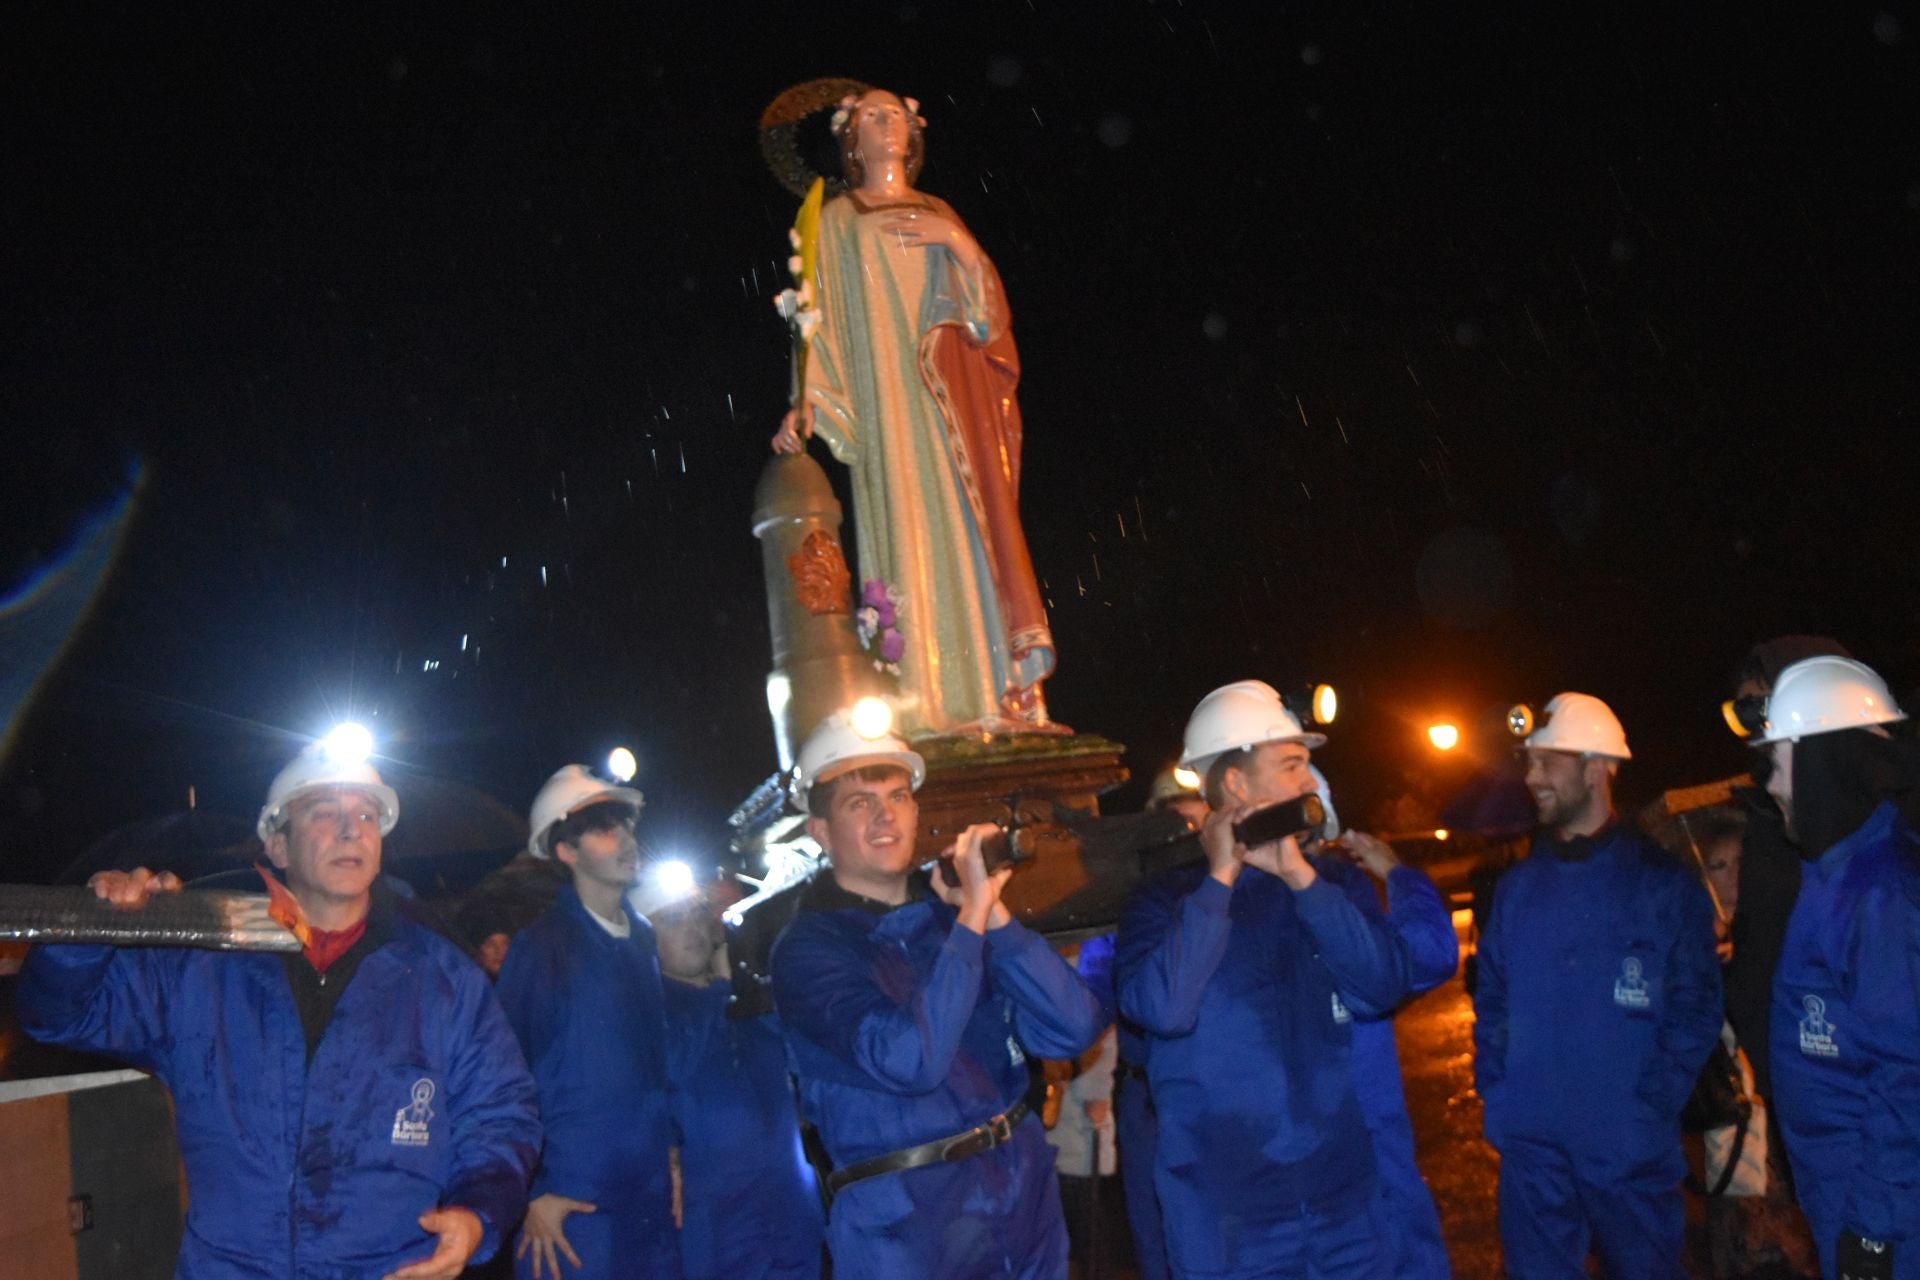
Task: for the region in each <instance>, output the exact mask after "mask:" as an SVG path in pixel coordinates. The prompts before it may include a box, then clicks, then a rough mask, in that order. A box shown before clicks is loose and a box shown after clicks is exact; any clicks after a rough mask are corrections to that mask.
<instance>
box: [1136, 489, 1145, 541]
mask: <svg viewBox="0 0 1920 1280" xmlns="http://www.w3.org/2000/svg"><path fill="white" fill-rule="evenodd" d="M1133 527H1134V528H1136V529H1138V530H1139V531H1140V541H1142V542H1145V541H1146V540H1147V514H1146V512H1145V511H1143V510H1141V508H1140V495H1139V494H1137V493H1136V494H1134V495H1133Z"/></svg>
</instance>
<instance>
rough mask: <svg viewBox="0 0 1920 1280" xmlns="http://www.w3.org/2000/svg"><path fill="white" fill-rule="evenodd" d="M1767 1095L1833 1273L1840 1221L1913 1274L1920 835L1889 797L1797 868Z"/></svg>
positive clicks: (1917, 1250) (1919, 1264)
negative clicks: (1889, 1251)
mask: <svg viewBox="0 0 1920 1280" xmlns="http://www.w3.org/2000/svg"><path fill="white" fill-rule="evenodd" d="M1771 1023H1772V1028H1773V1031H1772V1036H1773V1093H1774V1096H1773V1104H1774V1111H1775V1114H1776V1115H1778V1116H1779V1118H1780V1128H1781V1132H1782V1133H1783V1134H1784V1135H1785V1137H1786V1144H1787V1155H1788V1156H1789V1157H1790V1158H1791V1160H1792V1161H1793V1182H1794V1191H1795V1194H1796V1195H1797V1196H1798V1198H1799V1200H1800V1207H1801V1208H1802V1209H1804V1210H1806V1214H1807V1223H1808V1225H1809V1226H1810V1227H1811V1228H1812V1229H1813V1239H1814V1244H1815V1246H1816V1247H1818V1249H1819V1251H1820V1270H1821V1272H1822V1274H1824V1275H1829V1276H1830V1275H1833V1274H1834V1273H1835V1267H1834V1244H1835V1242H1836V1241H1837V1240H1838V1239H1839V1237H1840V1233H1841V1232H1842V1231H1846V1232H1849V1233H1851V1234H1854V1235H1860V1236H1865V1237H1867V1238H1868V1239H1872V1240H1878V1241H1881V1242H1883V1243H1887V1244H1891V1245H1892V1246H1893V1264H1894V1275H1895V1276H1896V1277H1898V1278H1899V1280H1912V1278H1913V1277H1920V837H1916V836H1915V834H1914V833H1913V832H1912V831H1911V830H1909V829H1908V827H1907V826H1906V824H1905V823H1904V822H1902V821H1901V819H1900V816H1899V813H1898V811H1897V810H1896V809H1895V808H1894V806H1893V805H1892V804H1891V803H1886V804H1882V805H1881V806H1880V807H1879V808H1878V809H1876V810H1875V811H1874V813H1873V816H1872V817H1870V818H1869V819H1868V820H1867V822H1866V824H1865V825H1863V826H1862V827H1860V829H1859V830H1857V831H1855V832H1854V833H1853V834H1852V835H1850V836H1848V837H1847V838H1846V839H1844V840H1842V841H1841V842H1840V843H1839V844H1836V845H1834V846H1833V847H1832V848H1831V849H1828V850H1827V851H1826V852H1825V853H1824V854H1822V855H1821V856H1820V857H1819V859H1818V860H1816V861H1814V862H1810V863H1808V864H1806V867H1805V871H1804V873H1803V875H1802V876H1801V880H1800V898H1799V901H1797V902H1796V903H1795V904H1794V908H1793V915H1792V917H1791V918H1790V919H1789V921H1788V924H1787V939H1786V945H1785V947H1784V949H1783V950H1782V951H1781V954H1780V967H1779V968H1778V969H1776V970H1775V971H1774V979H1773V1017H1772V1019H1771Z"/></svg>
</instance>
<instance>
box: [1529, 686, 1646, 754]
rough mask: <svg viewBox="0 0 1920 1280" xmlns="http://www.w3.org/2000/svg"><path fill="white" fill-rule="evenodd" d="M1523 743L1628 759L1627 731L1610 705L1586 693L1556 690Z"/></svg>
mask: <svg viewBox="0 0 1920 1280" xmlns="http://www.w3.org/2000/svg"><path fill="white" fill-rule="evenodd" d="M1527 746H1528V747H1529V748H1532V749H1537V750H1541V751H1571V752H1573V753H1575V754H1577V755H1583V756H1604V757H1606V758H1607V759H1609V760H1631V759H1633V752H1631V751H1629V750H1627V731H1626V730H1625V729H1622V728H1621V727H1620V718H1619V717H1618V716H1616V715H1614V714H1613V708H1611V707H1609V706H1608V705H1607V704H1606V703H1604V702H1602V701H1600V699H1598V698H1596V697H1594V696H1593V695H1592V694H1590V693H1558V694H1555V695H1554V696H1553V699H1552V701H1550V702H1548V703H1547V710H1546V715H1545V716H1543V717H1542V719H1541V723H1540V724H1539V726H1538V727H1536V728H1535V729H1534V731H1533V732H1532V733H1530V734H1528V735H1527Z"/></svg>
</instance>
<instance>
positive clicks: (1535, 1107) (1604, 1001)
mask: <svg viewBox="0 0 1920 1280" xmlns="http://www.w3.org/2000/svg"><path fill="white" fill-rule="evenodd" d="M1578 843H1579V844H1580V845H1581V846H1582V847H1583V848H1584V849H1585V850H1586V853H1585V856H1584V857H1581V858H1578V859H1566V858H1562V857H1560V856H1557V855H1556V854H1555V853H1554V852H1552V849H1551V846H1550V842H1549V841H1548V840H1547V839H1546V837H1544V836H1537V837H1535V839H1534V844H1533V849H1532V850H1531V852H1530V853H1529V854H1528V856H1527V857H1526V858H1524V859H1522V860H1521V861H1520V862H1519V863H1518V864H1517V865H1515V866H1514V868H1513V869H1512V870H1511V871H1509V872H1507V874H1506V875H1505V876H1503V877H1502V878H1501V880H1500V884H1499V888H1498V889H1497V890H1496V891H1495V893H1494V899H1493V910H1492V911H1491V912H1490V913H1489V916H1488V920H1487V925H1486V928H1485V929H1484V931H1483V932H1482V934H1481V938H1480V953H1479V954H1480V960H1479V984H1478V990H1477V991H1476V992H1475V995H1474V1018H1475V1021H1474V1033H1473V1038H1474V1048H1475V1055H1474V1077H1475V1084H1476V1086H1477V1087H1478V1089H1479V1092H1480V1097H1481V1099H1482V1100H1483V1102H1484V1104H1485V1115H1484V1123H1485V1129H1486V1135H1487V1141H1489V1142H1490V1143H1492V1144H1493V1146H1494V1147H1495V1148H1496V1149H1497V1150H1498V1151H1499V1152H1500V1158H1501V1165H1500V1235H1501V1243H1502V1247H1503V1249H1504V1251H1505V1254H1506V1260H1507V1268H1508V1271H1509V1273H1510V1274H1512V1275H1516V1276H1525V1277H1528V1280H1533V1277H1541V1278H1542V1280H1551V1278H1552V1277H1560V1276H1566V1277H1574V1276H1580V1275H1584V1273H1585V1268H1584V1262H1585V1258H1586V1255H1587V1251H1588V1249H1589V1247H1590V1246H1591V1247H1592V1248H1594V1249H1596V1250H1597V1251H1598V1252H1599V1254H1600V1258H1601V1261H1602V1263H1603V1264H1604V1265H1605V1266H1606V1268H1607V1272H1608V1274H1609V1275H1619V1276H1634V1277H1647V1278H1648V1280H1654V1278H1655V1277H1661V1276H1672V1277H1679V1276H1680V1275H1681V1274H1682V1272H1681V1269H1680V1251H1681V1235H1682V1230H1683V1222H1682V1211H1681V1200H1680V1190H1679V1182H1680V1178H1681V1175H1682V1174H1683V1173H1684V1172H1685V1170H1686V1164H1685V1161H1684V1159H1683V1158H1682V1156H1681V1153H1680V1109H1681V1107H1682V1106H1683V1105H1685V1103H1686V1100H1687V1097H1688V1095H1689V1094H1690V1093H1691V1092H1692V1090H1693V1084H1694V1081H1695V1080H1696V1079H1697V1078H1698V1076H1699V1074H1700V1068H1701V1066H1702V1065H1703V1064H1704V1063H1705V1062H1706V1059H1707V1054H1708V1053H1709V1052H1710V1051H1711V1050H1712V1048H1713V1044H1714V1041H1715V1040H1716V1039H1717V1038H1718V1036H1719V1034H1720V1020H1721V1009H1720V966H1719V963H1718V961H1717V959H1716V957H1715V955H1714V950H1713V905H1712V903H1711V901H1710V900H1709V899H1708V897H1707V892H1706V889H1705V888H1704V887H1702V885H1701V884H1700V882H1699V880H1698V879H1697V878H1695V877H1694V876H1693V875H1692V874H1690V873H1689V872H1688V870H1687V869H1686V868H1684V867H1683V866H1682V865H1681V864H1680V863H1679V862H1678V861H1677V860H1675V859H1674V858H1673V857H1671V856H1669V855H1668V854H1667V853H1666V852H1665V851H1664V850H1662V849H1660V848H1659V847H1658V846H1657V845H1654V844H1653V843H1652V842H1650V841H1649V840H1647V838H1646V837H1645V836H1642V835H1640V834H1639V833H1638V832H1636V831H1632V830H1629V829H1627V828H1624V827H1619V826H1614V827H1610V828H1608V829H1606V830H1604V831H1602V832H1601V833H1600V834H1598V835H1597V836H1595V837H1594V838H1593V839H1591V840H1590V841H1580V842H1578Z"/></svg>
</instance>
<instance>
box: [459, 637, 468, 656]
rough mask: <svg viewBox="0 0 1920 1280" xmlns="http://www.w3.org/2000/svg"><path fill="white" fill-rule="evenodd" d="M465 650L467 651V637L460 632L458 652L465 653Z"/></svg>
mask: <svg viewBox="0 0 1920 1280" xmlns="http://www.w3.org/2000/svg"><path fill="white" fill-rule="evenodd" d="M466 651H467V637H466V635H465V633H462V634H461V636H460V652H462V653H465V652H466Z"/></svg>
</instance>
